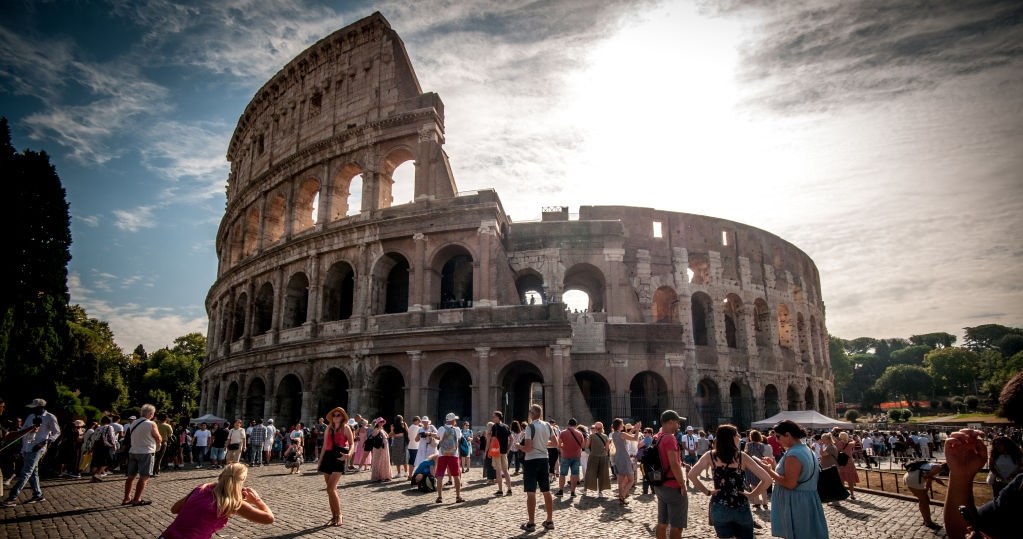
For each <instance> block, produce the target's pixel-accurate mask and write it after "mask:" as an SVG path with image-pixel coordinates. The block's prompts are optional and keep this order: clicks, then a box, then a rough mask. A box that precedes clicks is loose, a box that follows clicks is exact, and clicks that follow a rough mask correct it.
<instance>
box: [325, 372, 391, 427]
mask: <svg viewBox="0 0 1023 539" xmlns="http://www.w3.org/2000/svg"><path fill="white" fill-rule="evenodd" d="M317 386H318V387H317V389H316V393H317V395H316V402H317V404H316V417H318V418H319V417H324V416H326V415H327V412H329V411H331V410H333V409H334V407H335V406H340V407H342V408H344V409H345V410H347V409H348V377H347V376H345V373H344V371H342V370H341V369H338V368H333V369H330V370H328V371H327V374H326V375H324V377H323V379H322V380H321V381H320V382H319V384H317ZM388 421H390V420H388Z"/></svg>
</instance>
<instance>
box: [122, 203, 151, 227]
mask: <svg viewBox="0 0 1023 539" xmlns="http://www.w3.org/2000/svg"><path fill="white" fill-rule="evenodd" d="M113 214H114V218H115V221H114V226H116V227H117V228H119V229H121V230H127V231H128V232H138V231H139V230H142V229H143V228H153V227H154V226H156V219H155V217H154V216H153V206H139V207H137V208H134V209H130V210H114V211H113Z"/></svg>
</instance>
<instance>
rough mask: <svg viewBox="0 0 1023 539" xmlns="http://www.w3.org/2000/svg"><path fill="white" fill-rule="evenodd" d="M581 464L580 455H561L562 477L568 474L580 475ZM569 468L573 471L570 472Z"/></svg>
mask: <svg viewBox="0 0 1023 539" xmlns="http://www.w3.org/2000/svg"><path fill="white" fill-rule="evenodd" d="M579 464H580V460H579V458H578V457H577V458H572V457H561V477H565V476H566V475H574V476H577V477H578V476H579ZM569 470H571V471H572V473H571V474H569V473H568V472H569Z"/></svg>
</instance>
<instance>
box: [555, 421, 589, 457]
mask: <svg viewBox="0 0 1023 539" xmlns="http://www.w3.org/2000/svg"><path fill="white" fill-rule="evenodd" d="M560 436H561V457H562V458H566V459H577V458H580V457H582V455H583V446H582V443H583V440H585V438H584V437H583V433H581V432H579V431H578V430H576V428H575V427H569V428H567V429H565V430H563V431H561V435H560Z"/></svg>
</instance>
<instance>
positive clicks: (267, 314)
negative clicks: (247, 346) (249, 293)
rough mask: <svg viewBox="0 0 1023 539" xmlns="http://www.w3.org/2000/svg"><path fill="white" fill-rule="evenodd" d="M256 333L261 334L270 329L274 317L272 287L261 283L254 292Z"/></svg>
mask: <svg viewBox="0 0 1023 539" xmlns="http://www.w3.org/2000/svg"><path fill="white" fill-rule="evenodd" d="M255 307H256V334H257V335H262V334H264V333H266V332H267V331H270V329H271V327H272V326H273V319H274V287H273V285H272V284H270V283H263V286H261V287H259V292H257V293H256V305H255Z"/></svg>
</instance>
